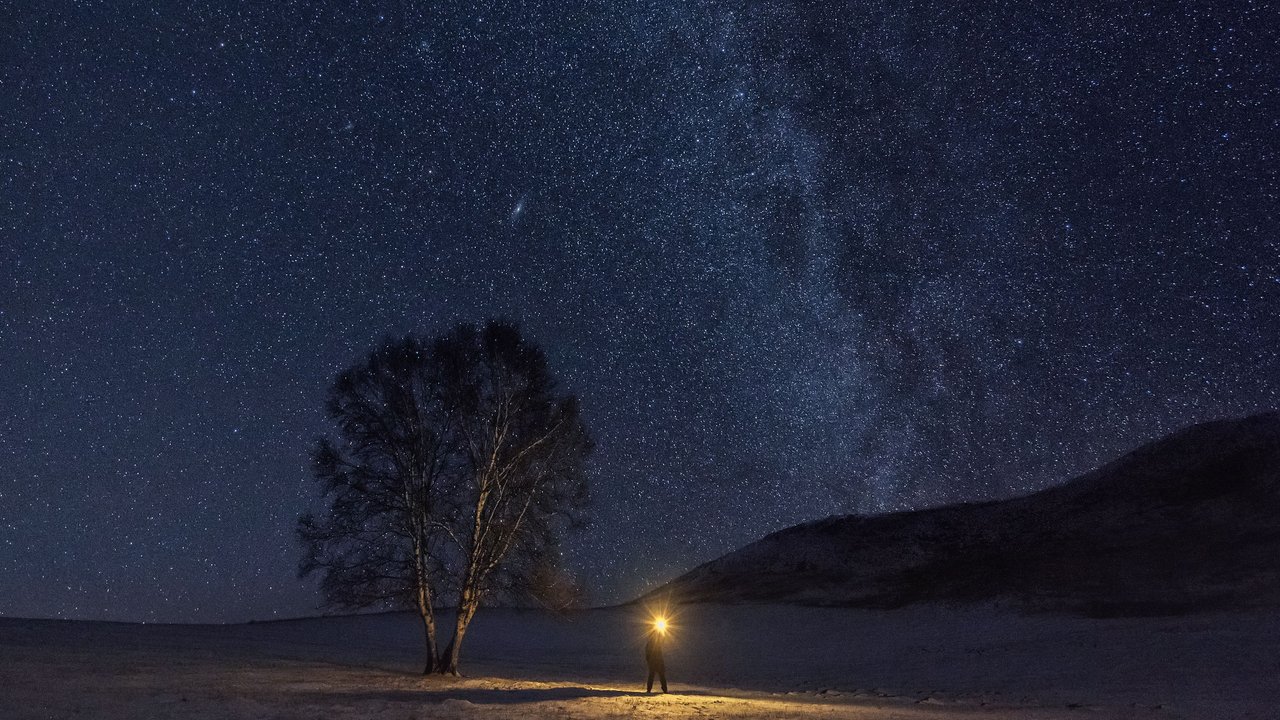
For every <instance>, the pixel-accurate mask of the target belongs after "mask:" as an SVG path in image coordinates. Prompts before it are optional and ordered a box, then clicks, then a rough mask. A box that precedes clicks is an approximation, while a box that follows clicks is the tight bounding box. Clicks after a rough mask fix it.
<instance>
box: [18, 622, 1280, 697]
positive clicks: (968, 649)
mask: <svg viewBox="0 0 1280 720" xmlns="http://www.w3.org/2000/svg"><path fill="white" fill-rule="evenodd" d="M677 623H678V625H677V628H676V630H675V636H674V638H673V640H672V642H671V644H670V645H669V647H668V652H667V666H668V673H669V678H670V679H671V681H672V688H671V689H672V691H673V692H672V694H670V695H667V696H661V695H655V696H646V695H644V693H643V690H644V688H643V686H642V681H643V679H644V667H643V662H642V661H641V659H640V658H641V645H642V642H643V640H642V636H641V634H642V627H641V625H640V621H639V617H638V616H637V615H636V613H635V612H634V611H633V610H629V609H610V610H593V611H587V612H583V613H579V614H576V615H573V616H569V617H553V616H550V615H546V614H542V613H537V612H529V611H505V610H486V611H484V612H482V613H481V614H480V616H479V617H478V618H477V620H476V621H475V624H474V625H473V629H472V630H471V632H470V633H469V634H468V636H467V647H466V651H465V653H464V657H463V661H464V667H463V671H464V673H466V674H467V677H465V678H464V679H461V680H453V679H445V678H438V677H433V678H427V679H424V678H422V677H421V676H419V675H417V674H416V671H417V670H418V669H419V663H420V659H419V656H418V654H417V650H418V645H419V642H420V634H419V628H418V625H417V623H416V620H415V619H414V618H413V617H412V616H410V615H378V616H364V617H342V618H326V619H309V620H296V621H285V622H273V623H261V624H248V625H233V626H174V625H168V626H165V625H145V626H143V625H124V624H110V623H81V622H57V621H34V620H15V619H7V620H0V718H6V719H8V718H15V719H16V718H108V719H115V718H182V719H188V718H190V719H199V718H323V719H325V720H346V719H348V718H395V719H396V720H409V719H410V718H470V717H480V718H521V719H522V720H528V719H531V718H542V717H548V718H630V717H647V718H694V717H698V718H791V717H795V718H846V717H847V718H869V719H870V718H875V719H876V720H890V719H894V718H901V719H907V718H911V719H934V718H978V717H993V718H1104V717H1106V718H1277V717H1280V704H1277V703H1276V702H1275V699H1277V698H1280V613H1276V612H1268V613H1258V612H1254V613H1248V614H1243V613H1242V614H1222V615H1206V616H1199V617H1193V618H1148V619H1123V620H1088V619H1081V618H1063V617H1050V616H1020V615H1016V614H1011V613H1006V612H1001V611H995V610H987V609H968V610H955V609H942V608H916V609H908V610H899V611H891V612H877V611H864V610H838V609H817V608H794V607H781V606H772V607H769V606H755V607H723V606H695V607H689V608H685V609H683V610H682V611H681V612H680V614H679V615H678V616H677Z"/></svg>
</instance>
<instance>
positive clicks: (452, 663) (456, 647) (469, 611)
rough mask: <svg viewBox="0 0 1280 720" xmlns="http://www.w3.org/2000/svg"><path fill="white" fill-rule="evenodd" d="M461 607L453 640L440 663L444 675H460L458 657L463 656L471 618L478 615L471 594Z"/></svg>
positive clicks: (454, 626) (441, 672) (454, 625)
mask: <svg viewBox="0 0 1280 720" xmlns="http://www.w3.org/2000/svg"><path fill="white" fill-rule="evenodd" d="M459 605H460V607H459V608H458V618H457V620H456V621H455V622H454V624H453V639H452V640H450V641H449V647H447V648H445V650H444V656H443V657H442V658H441V661H440V674H442V675H454V676H456V675H457V674H458V657H459V656H460V655H461V654H462V638H463V636H465V635H466V634H467V626H468V625H470V624H471V618H472V617H474V616H475V614H476V608H475V601H474V600H473V599H472V598H471V597H470V593H466V597H465V598H464V599H463V601H462V602H461V603H459Z"/></svg>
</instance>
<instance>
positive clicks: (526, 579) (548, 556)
mask: <svg viewBox="0 0 1280 720" xmlns="http://www.w3.org/2000/svg"><path fill="white" fill-rule="evenodd" d="M435 353H436V356H437V357H438V358H439V359H440V361H441V364H442V378H443V381H444V383H445V388H446V389H445V392H444V396H445V398H446V399H445V404H446V405H447V407H448V412H449V414H450V416H451V417H452V419H453V421H454V422H455V423H456V428H457V438H458V442H459V449H460V456H461V459H462V462H461V468H462V469H463V472H462V473H461V474H460V475H458V476H456V478H455V484H454V485H453V486H452V487H451V489H450V493H449V494H450V498H451V500H452V501H453V503H455V508H454V509H455V513H454V514H453V516H452V517H453V523H452V527H451V530H450V535H451V537H452V538H453V539H454V541H455V543H456V550H457V559H458V561H459V563H460V566H459V567H458V568H457V570H456V573H455V576H456V579H457V582H458V585H457V592H458V601H457V616H456V618H455V623H454V632H453V639H452V640H451V641H450V643H449V646H448V648H446V650H445V652H444V655H443V657H442V665H441V672H446V673H452V674H457V672H458V657H459V655H460V653H461V648H462V641H463V638H464V637H465V635H466V632H467V627H468V625H469V624H470V623H471V620H472V619H473V618H474V617H475V614H476V611H477V609H478V608H479V607H480V604H481V602H482V601H484V600H485V599H486V598H491V597H493V596H494V595H495V594H497V593H499V592H501V593H504V594H510V593H519V592H521V591H534V590H536V586H537V585H538V584H539V582H540V581H541V580H542V579H544V578H546V577H548V572H549V571H548V568H549V567H551V566H553V565H554V564H555V561H556V560H558V558H559V552H558V541H559V538H560V537H561V536H562V534H563V533H564V531H565V530H566V529H567V528H568V526H569V525H571V524H572V523H574V522H575V521H576V519H577V517H578V513H579V511H580V510H581V509H582V508H583V507H584V506H585V503H586V481H585V473H584V461H585V459H586V456H587V454H588V453H589V452H590V450H591V440H590V438H589V436H588V434H587V431H586V428H585V427H584V425H583V423H582V420H581V417H580V412H579V407H578V401H577V398H576V397H574V396H573V395H569V394H562V393H560V392H559V391H558V389H557V386H556V382H555V380H554V379H553V378H552V376H551V373H550V371H549V369H548V366H547V360H546V356H545V355H544V354H543V352H542V350H541V349H539V348H538V347H537V346H536V345H534V344H532V343H530V342H528V341H527V340H525V339H524V338H523V337H521V335H520V331H519V329H518V328H517V327H516V326H515V325H513V324H511V323H509V322H505V321H491V322H489V323H488V324H486V325H485V326H484V327H483V328H482V329H477V328H476V327H474V326H471V325H463V326H459V327H458V328H456V329H455V330H454V331H453V332H452V333H450V334H449V335H448V336H446V337H445V338H443V339H442V340H440V341H439V342H438V343H437V345H436V347H435Z"/></svg>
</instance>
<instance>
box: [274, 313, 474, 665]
mask: <svg viewBox="0 0 1280 720" xmlns="http://www.w3.org/2000/svg"><path fill="white" fill-rule="evenodd" d="M431 351H432V345H431V343H428V342H426V341H424V340H422V339H419V338H417V337H415V336H412V335H410V336H408V337H405V338H404V339H402V340H387V341H384V342H383V344H382V345H381V346H379V347H377V348H376V349H374V350H373V352H371V353H370V354H369V356H368V358H366V359H365V360H364V361H363V362H360V363H357V364H356V365H354V366H352V367H351V368H349V369H348V370H346V371H345V372H343V373H342V374H341V375H339V376H338V378H337V380H336V381H335V382H334V384H333V387H332V388H331V389H330V391H329V396H328V403H327V411H328V415H329V417H330V418H331V419H332V420H333V421H334V422H335V423H336V425H337V428H338V440H337V442H333V441H332V440H330V439H328V438H322V439H320V440H319V441H318V442H317V444H316V448H315V451H314V455H313V469H314V474H315V477H316V479H317V480H319V481H320V482H321V483H322V484H323V486H324V493H325V497H326V499H327V501H328V507H327V508H326V511H325V512H324V513H323V514H322V515H321V516H320V517H316V516H315V515H312V514H306V515H304V516H302V517H301V518H300V519H299V521H298V533H299V536H300V538H301V540H302V542H303V545H304V547H305V554H304V557H303V560H302V563H301V565H300V568H299V574H300V575H302V576H307V575H310V574H312V573H319V574H320V575H321V585H320V587H321V590H322V592H323V594H324V596H325V598H326V600H327V602H328V603H329V604H330V605H331V606H335V607H340V608H346V609H355V608H367V607H378V606H382V607H386V606H391V607H397V606H398V607H405V606H407V607H413V608H415V609H416V610H417V612H418V615H419V617H420V618H421V620H422V628H423V638H424V644H425V648H424V651H425V654H426V663H425V668H424V670H423V672H424V673H430V672H433V671H435V670H437V669H438V668H439V662H440V655H439V653H438V650H437V643H436V627H435V616H434V609H433V602H434V600H435V598H434V597H433V593H432V589H433V585H434V584H435V583H434V582H433V578H435V577H436V576H437V575H438V573H439V572H440V571H441V568H440V567H439V564H438V562H437V561H436V559H435V553H434V550H435V546H436V545H437V544H438V541H439V538H440V530H441V528H442V527H443V525H444V520H443V514H442V513H441V510H442V509H443V508H444V507H445V506H444V505H443V504H442V503H441V502H440V491H441V490H442V488H443V487H444V483H443V482H442V479H443V478H444V476H445V474H446V472H447V471H448V469H449V460H450V456H451V454H450V448H449V442H448V441H449V435H450V433H449V423H450V420H449V416H448V414H447V413H446V408H445V405H444V403H443V402H442V400H443V398H442V396H441V393H440V389H441V384H440V382H439V377H438V369H439V366H438V363H436V362H435V361H434V359H433V358H432V356H431Z"/></svg>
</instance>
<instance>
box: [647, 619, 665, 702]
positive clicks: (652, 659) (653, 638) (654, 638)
mask: <svg viewBox="0 0 1280 720" xmlns="http://www.w3.org/2000/svg"><path fill="white" fill-rule="evenodd" d="M665 629H666V628H664V627H662V626H657V627H654V628H653V629H652V630H650V631H649V641H648V642H646V643H645V644H644V660H645V662H646V663H647V664H648V665H649V681H648V682H647V683H646V684H645V688H644V691H645V692H646V693H651V692H653V676H654V675H655V674H656V675H657V676H658V679H659V680H661V681H662V692H664V693H665V692H666V691H667V666H666V663H665V662H664V661H663V659H662V642H663V640H665V639H666V632H665Z"/></svg>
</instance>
